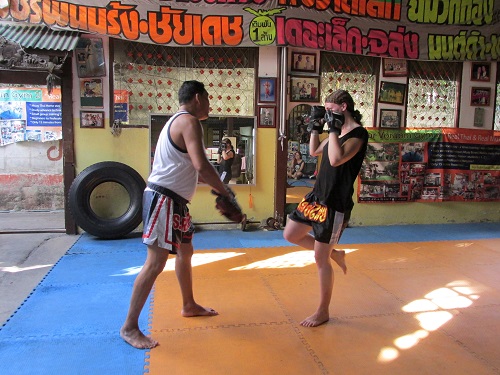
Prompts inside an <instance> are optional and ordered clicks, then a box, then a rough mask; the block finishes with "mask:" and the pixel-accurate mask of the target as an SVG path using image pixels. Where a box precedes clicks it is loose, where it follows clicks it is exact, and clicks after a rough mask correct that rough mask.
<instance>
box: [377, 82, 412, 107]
mask: <svg viewBox="0 0 500 375" xmlns="http://www.w3.org/2000/svg"><path fill="white" fill-rule="evenodd" d="M405 96H406V85H405V84H404V83H396V82H387V81H381V82H380V90H379V93H378V101H379V103H389V104H398V105H403V104H404V102H405Z"/></svg>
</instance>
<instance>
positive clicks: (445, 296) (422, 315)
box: [377, 280, 482, 362]
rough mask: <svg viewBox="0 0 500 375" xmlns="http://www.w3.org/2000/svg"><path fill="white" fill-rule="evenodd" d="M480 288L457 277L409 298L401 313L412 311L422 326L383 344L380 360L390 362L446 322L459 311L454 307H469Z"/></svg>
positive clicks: (476, 297) (477, 295) (477, 297)
mask: <svg viewBox="0 0 500 375" xmlns="http://www.w3.org/2000/svg"><path fill="white" fill-rule="evenodd" d="M481 290H482V288H480V287H478V286H472V285H471V284H470V283H469V282H468V281H465V280H457V281H453V282H451V283H448V284H447V285H446V286H445V287H443V288H437V289H435V290H433V291H431V292H429V293H427V294H426V295H425V296H424V298H421V299H417V300H415V301H412V302H410V303H408V304H406V305H405V306H403V307H402V310H403V311H404V312H409V313H415V319H417V321H418V322H419V325H420V327H421V328H422V329H420V330H418V331H416V332H414V333H409V334H406V335H403V336H400V337H398V338H396V339H395V340H394V341H393V345H394V346H386V347H384V348H382V349H381V350H380V352H379V355H378V358H377V360H378V361H379V362H391V361H394V360H395V359H397V358H398V357H399V351H400V350H407V349H411V348H412V347H414V346H416V345H418V343H419V342H420V341H421V340H423V339H425V338H426V337H428V336H429V334H430V332H433V331H436V330H438V329H439V328H441V327H442V326H443V325H444V324H446V323H447V322H449V321H450V320H451V319H453V317H454V316H455V315H456V314H458V312H457V311H456V309H463V308H467V307H469V306H471V305H472V304H473V302H474V300H477V299H479V293H480V292H481Z"/></svg>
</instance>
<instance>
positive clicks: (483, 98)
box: [470, 87, 491, 107]
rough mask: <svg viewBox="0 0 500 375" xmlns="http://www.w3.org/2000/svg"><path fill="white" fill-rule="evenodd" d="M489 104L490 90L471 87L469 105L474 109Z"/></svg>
mask: <svg viewBox="0 0 500 375" xmlns="http://www.w3.org/2000/svg"><path fill="white" fill-rule="evenodd" d="M490 103H491V88H489V87H472V88H471V92H470V105H471V106H475V107H488V106H489V105H490Z"/></svg>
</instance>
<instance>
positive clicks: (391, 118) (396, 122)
mask: <svg viewBox="0 0 500 375" xmlns="http://www.w3.org/2000/svg"><path fill="white" fill-rule="evenodd" d="M402 113H403V111H402V110H400V109H381V110H380V123H379V126H380V127H381V128H392V129H399V128H400V127H401V115H402Z"/></svg>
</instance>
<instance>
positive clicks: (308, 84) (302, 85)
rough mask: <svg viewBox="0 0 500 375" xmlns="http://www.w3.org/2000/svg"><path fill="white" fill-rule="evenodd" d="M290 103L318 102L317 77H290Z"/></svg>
mask: <svg viewBox="0 0 500 375" xmlns="http://www.w3.org/2000/svg"><path fill="white" fill-rule="evenodd" d="M290 101H291V102H319V77H290Z"/></svg>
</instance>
